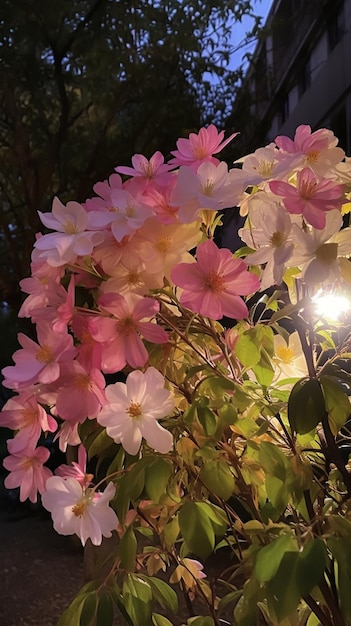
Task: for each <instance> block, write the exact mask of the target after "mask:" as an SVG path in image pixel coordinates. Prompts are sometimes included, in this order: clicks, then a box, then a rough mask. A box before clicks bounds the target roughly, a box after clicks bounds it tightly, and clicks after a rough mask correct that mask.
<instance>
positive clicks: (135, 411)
mask: <svg viewBox="0 0 351 626" xmlns="http://www.w3.org/2000/svg"><path fill="white" fill-rule="evenodd" d="M127 413H128V415H130V417H131V418H133V419H139V417H141V415H142V412H141V406H140V404H139V402H131V403H130V405H129V407H128V409H127Z"/></svg>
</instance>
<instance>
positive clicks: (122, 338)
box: [89, 293, 168, 373]
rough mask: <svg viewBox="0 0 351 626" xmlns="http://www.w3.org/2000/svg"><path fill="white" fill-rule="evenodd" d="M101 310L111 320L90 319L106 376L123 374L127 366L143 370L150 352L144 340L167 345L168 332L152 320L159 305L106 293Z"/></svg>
mask: <svg viewBox="0 0 351 626" xmlns="http://www.w3.org/2000/svg"><path fill="white" fill-rule="evenodd" d="M99 306H100V308H101V309H102V310H103V311H104V312H105V313H107V314H109V315H111V317H102V316H96V317H90V319H89V330H90V333H91V335H92V337H93V338H94V339H95V340H96V341H99V342H101V343H102V344H103V345H102V370H103V371H104V372H106V373H109V372H115V371H120V370H121V369H123V367H125V365H126V364H127V363H128V364H129V365H131V367H142V366H143V365H145V363H146V361H147V359H148V356H149V355H148V352H147V350H146V348H145V346H144V344H143V342H142V339H141V337H144V338H145V339H146V340H147V341H150V342H152V343H166V342H167V341H168V335H167V333H166V332H165V331H164V330H163V328H161V327H160V326H159V325H158V324H156V323H154V322H153V321H151V320H153V319H154V318H155V316H156V315H157V313H158V311H159V304H158V302H156V300H154V299H152V298H143V297H142V296H138V295H134V294H128V295H126V296H122V295H120V294H111V293H110V294H104V295H103V296H101V298H100V300H99Z"/></svg>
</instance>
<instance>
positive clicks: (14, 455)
mask: <svg viewBox="0 0 351 626" xmlns="http://www.w3.org/2000/svg"><path fill="white" fill-rule="evenodd" d="M7 446H8V449H9V452H10V456H7V457H6V458H5V459H4V461H3V465H4V467H5V468H6V469H7V470H9V472H10V474H9V475H8V476H7V477H6V478H5V482H4V484H5V487H6V489H15V488H16V487H19V488H20V500H21V502H23V501H24V500H26V499H27V498H29V500H30V501H31V502H36V501H37V494H38V492H39V493H41V494H42V493H43V492H44V490H45V484H46V481H47V480H48V478H50V476H52V472H51V471H50V470H49V469H48V468H47V467H44V463H45V462H46V461H47V460H48V458H49V456H50V452H49V450H47V449H46V448H43V447H39V448H33V447H28V448H25V449H22V450H19V451H16V452H15V450H14V449H15V447H16V446H15V443H14V441H8V442H7Z"/></svg>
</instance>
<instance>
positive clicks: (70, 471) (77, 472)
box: [55, 444, 93, 487]
mask: <svg viewBox="0 0 351 626" xmlns="http://www.w3.org/2000/svg"><path fill="white" fill-rule="evenodd" d="M55 474H56V476H61V477H62V478H75V479H76V480H77V481H78V482H79V484H80V485H82V487H88V486H89V485H90V484H91V481H92V479H93V474H87V453H86V450H85V448H84V446H83V445H82V444H81V445H80V446H79V448H78V463H77V462H76V461H72V464H71V465H65V464H64V463H63V464H62V465H59V466H58V467H57V468H56V469H55Z"/></svg>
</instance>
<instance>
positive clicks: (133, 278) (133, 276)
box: [127, 270, 142, 285]
mask: <svg viewBox="0 0 351 626" xmlns="http://www.w3.org/2000/svg"><path fill="white" fill-rule="evenodd" d="M127 280H128V284H129V285H140V284H141V282H142V281H141V280H140V274H139V272H138V271H137V270H130V272H129V274H128V277H127Z"/></svg>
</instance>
